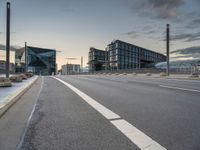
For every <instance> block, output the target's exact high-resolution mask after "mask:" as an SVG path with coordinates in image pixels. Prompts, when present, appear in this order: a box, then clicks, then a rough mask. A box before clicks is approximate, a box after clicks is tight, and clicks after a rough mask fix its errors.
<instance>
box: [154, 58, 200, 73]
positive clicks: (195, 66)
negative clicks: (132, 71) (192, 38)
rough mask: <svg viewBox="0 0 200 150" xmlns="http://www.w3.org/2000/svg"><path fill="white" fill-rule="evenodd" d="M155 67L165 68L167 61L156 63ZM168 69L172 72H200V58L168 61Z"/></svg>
mask: <svg viewBox="0 0 200 150" xmlns="http://www.w3.org/2000/svg"><path fill="white" fill-rule="evenodd" d="M155 66H156V68H158V69H166V68H167V63H166V62H160V63H157V64H156V65H155ZM169 66H170V71H174V72H195V71H196V72H200V59H192V60H176V61H170V64H169Z"/></svg>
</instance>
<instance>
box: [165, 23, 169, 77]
mask: <svg viewBox="0 0 200 150" xmlns="http://www.w3.org/2000/svg"><path fill="white" fill-rule="evenodd" d="M169 32H170V30H169V24H167V34H166V48H167V75H168V76H169V74H170V67H169V40H170V39H169Z"/></svg>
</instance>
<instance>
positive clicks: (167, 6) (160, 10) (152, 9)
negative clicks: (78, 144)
mask: <svg viewBox="0 0 200 150" xmlns="http://www.w3.org/2000/svg"><path fill="white" fill-rule="evenodd" d="M127 1H128V2H129V4H130V3H131V4H132V10H133V11H134V12H136V13H138V14H139V15H145V16H152V17H156V18H162V19H166V18H175V17H177V9H178V8H179V7H180V6H182V5H183V4H184V2H185V0H127Z"/></svg>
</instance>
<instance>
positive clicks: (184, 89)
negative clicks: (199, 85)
mask: <svg viewBox="0 0 200 150" xmlns="http://www.w3.org/2000/svg"><path fill="white" fill-rule="evenodd" d="M159 86H160V87H163V88H168V89H177V90H183V91H189V92H198V93H200V90H195V89H186V88H181V87H175V86H167V85H159Z"/></svg>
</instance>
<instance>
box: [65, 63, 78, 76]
mask: <svg viewBox="0 0 200 150" xmlns="http://www.w3.org/2000/svg"><path fill="white" fill-rule="evenodd" d="M80 71H81V69H80V65H79V64H66V65H62V75H69V74H77V73H80Z"/></svg>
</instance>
